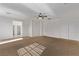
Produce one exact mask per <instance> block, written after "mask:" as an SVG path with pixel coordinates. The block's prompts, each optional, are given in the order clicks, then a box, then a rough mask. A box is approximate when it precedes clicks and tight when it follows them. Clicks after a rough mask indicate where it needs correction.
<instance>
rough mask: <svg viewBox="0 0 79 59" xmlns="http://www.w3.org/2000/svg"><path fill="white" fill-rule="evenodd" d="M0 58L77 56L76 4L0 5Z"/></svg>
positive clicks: (78, 9) (78, 24)
mask: <svg viewBox="0 0 79 59" xmlns="http://www.w3.org/2000/svg"><path fill="white" fill-rule="evenodd" d="M0 56H79V3H0Z"/></svg>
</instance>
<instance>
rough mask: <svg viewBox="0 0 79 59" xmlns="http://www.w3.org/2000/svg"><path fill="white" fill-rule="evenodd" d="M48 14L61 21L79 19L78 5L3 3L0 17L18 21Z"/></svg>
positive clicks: (0, 7)
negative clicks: (39, 14)
mask: <svg viewBox="0 0 79 59" xmlns="http://www.w3.org/2000/svg"><path fill="white" fill-rule="evenodd" d="M40 12H42V13H46V14H48V15H50V16H52V17H58V18H59V19H70V18H72V19H73V18H74V19H75V18H79V4H78V3H1V4H0V16H7V17H12V18H17V19H25V20H26V19H27V18H29V17H34V16H36V15H37V14H38V13H40Z"/></svg>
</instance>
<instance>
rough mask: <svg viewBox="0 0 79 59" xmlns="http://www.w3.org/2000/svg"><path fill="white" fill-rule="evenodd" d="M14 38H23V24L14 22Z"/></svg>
mask: <svg viewBox="0 0 79 59" xmlns="http://www.w3.org/2000/svg"><path fill="white" fill-rule="evenodd" d="M13 36H14V37H16V36H22V22H21V21H13Z"/></svg>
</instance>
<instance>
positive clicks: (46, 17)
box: [37, 13, 52, 20]
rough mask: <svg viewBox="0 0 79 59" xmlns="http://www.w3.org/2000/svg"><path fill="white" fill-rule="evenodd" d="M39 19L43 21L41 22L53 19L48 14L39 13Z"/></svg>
mask: <svg viewBox="0 0 79 59" xmlns="http://www.w3.org/2000/svg"><path fill="white" fill-rule="evenodd" d="M37 19H41V20H45V19H48V20H51V19H52V18H50V17H49V16H48V15H47V14H46V13H39V14H38V15H37Z"/></svg>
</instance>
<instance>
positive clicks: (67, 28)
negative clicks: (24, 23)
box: [33, 19, 79, 40]
mask: <svg viewBox="0 0 79 59" xmlns="http://www.w3.org/2000/svg"><path fill="white" fill-rule="evenodd" d="M35 23H36V22H35ZM39 24H40V23H39V22H37V23H36V24H35V25H34V24H33V28H34V33H33V35H39V33H38V32H39V30H38V29H39V28H40V26H39ZM34 26H35V27H34ZM43 35H46V36H51V37H58V38H65V39H70V40H79V20H78V19H75V20H74V19H67V20H65V19H64V20H59V21H56V22H53V21H50V20H48V21H44V22H43Z"/></svg>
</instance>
